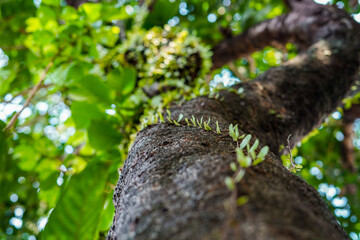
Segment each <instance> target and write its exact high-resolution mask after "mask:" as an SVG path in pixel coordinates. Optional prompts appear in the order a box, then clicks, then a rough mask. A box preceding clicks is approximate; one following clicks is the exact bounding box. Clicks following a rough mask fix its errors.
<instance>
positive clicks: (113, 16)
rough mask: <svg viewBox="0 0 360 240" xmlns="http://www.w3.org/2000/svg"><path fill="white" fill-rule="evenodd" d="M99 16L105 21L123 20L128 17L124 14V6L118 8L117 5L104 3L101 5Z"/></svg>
mask: <svg viewBox="0 0 360 240" xmlns="http://www.w3.org/2000/svg"><path fill="white" fill-rule="evenodd" d="M101 15H102V16H103V17H104V18H105V19H104V20H106V21H113V20H124V19H127V18H129V17H130V16H129V15H128V14H127V12H126V10H125V6H124V5H123V6H119V4H116V5H114V4H106V3H103V8H102V11H101Z"/></svg>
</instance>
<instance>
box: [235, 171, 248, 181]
mask: <svg viewBox="0 0 360 240" xmlns="http://www.w3.org/2000/svg"><path fill="white" fill-rule="evenodd" d="M245 172H246V171H245V169H243V168H242V169H240V170H239V172H238V173H237V174H236V176H235V182H236V183H239V182H240V181H241V179H243V177H244V176H245Z"/></svg>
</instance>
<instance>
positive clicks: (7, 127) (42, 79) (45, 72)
mask: <svg viewBox="0 0 360 240" xmlns="http://www.w3.org/2000/svg"><path fill="white" fill-rule="evenodd" d="M53 63H54V62H53V61H51V62H49V64H48V65H47V66H46V68H45V69H44V71H43V73H42V75H41V77H40V80H39V82H38V83H37V84H36V85H35V86H34V87H33V88H32V89H31V90H30V94H29V97H28V98H27V99H26V102H25V104H24V106H23V107H22V108H21V110H20V111H18V112H17V113H16V114H15V115H14V116H12V118H11V120H10V122H9V124H8V125H7V126H6V128H4V130H3V131H4V132H5V131H10V129H11V128H12V127H13V126H14V125H15V122H16V120H17V119H18V117H19V115H20V114H21V113H22V111H24V109H25V108H26V107H27V106H29V103H30V102H31V100H32V99H33V98H34V96H35V94H36V93H37V92H38V91H39V89H40V88H41V85H42V83H43V82H44V79H45V77H46V75H47V73H48V72H49V70H50V68H51V66H52V65H53Z"/></svg>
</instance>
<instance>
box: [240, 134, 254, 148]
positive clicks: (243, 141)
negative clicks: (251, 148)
mask: <svg viewBox="0 0 360 240" xmlns="http://www.w3.org/2000/svg"><path fill="white" fill-rule="evenodd" d="M250 139H251V134H248V135H246V137H245V138H244V140H242V141H241V144H240V149H243V148H244V147H246V145H247V144H248V143H249V141H250Z"/></svg>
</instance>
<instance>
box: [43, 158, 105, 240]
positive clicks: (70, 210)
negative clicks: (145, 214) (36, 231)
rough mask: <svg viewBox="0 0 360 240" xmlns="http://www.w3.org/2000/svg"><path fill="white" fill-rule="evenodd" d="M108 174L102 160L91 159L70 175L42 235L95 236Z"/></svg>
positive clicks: (67, 238)
mask: <svg viewBox="0 0 360 240" xmlns="http://www.w3.org/2000/svg"><path fill="white" fill-rule="evenodd" d="M107 178H108V166H107V164H105V163H104V162H92V163H90V164H89V165H88V166H87V167H86V168H85V169H84V170H83V171H82V172H81V173H80V174H77V175H74V176H73V177H71V179H70V181H69V183H68V186H66V188H65V190H64V192H63V193H62V194H61V197H60V199H59V201H58V203H57V204H56V207H55V208H54V210H53V211H52V213H51V214H50V217H49V221H48V223H47V224H46V227H45V230H44V232H43V233H42V238H43V239H46V240H53V239H54V240H55V239H56V240H58V239H60V240H62V239H64V240H71V239H74V240H75V239H76V240H81V239H84V240H85V239H96V238H97V237H98V226H99V222H100V216H101V213H102V211H103V206H104V201H105V197H106V195H105V193H104V189H105V184H106V180H107ZM95 179H96V181H94V180H95Z"/></svg>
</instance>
